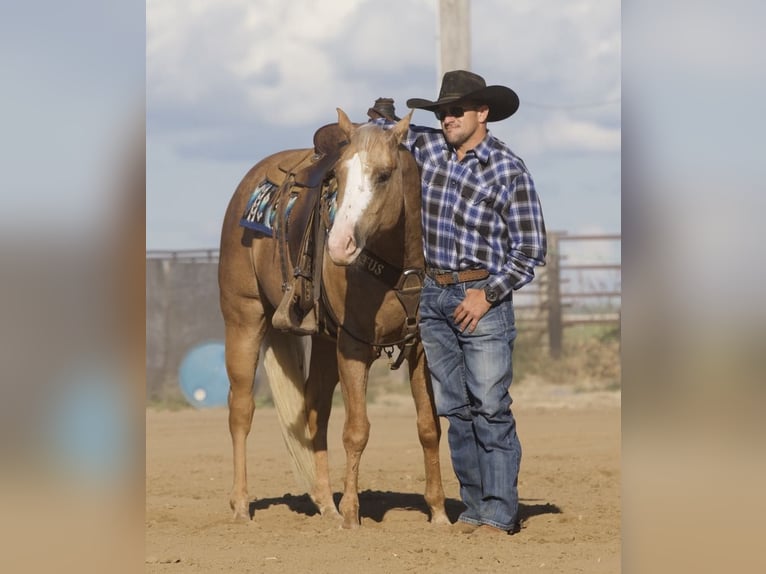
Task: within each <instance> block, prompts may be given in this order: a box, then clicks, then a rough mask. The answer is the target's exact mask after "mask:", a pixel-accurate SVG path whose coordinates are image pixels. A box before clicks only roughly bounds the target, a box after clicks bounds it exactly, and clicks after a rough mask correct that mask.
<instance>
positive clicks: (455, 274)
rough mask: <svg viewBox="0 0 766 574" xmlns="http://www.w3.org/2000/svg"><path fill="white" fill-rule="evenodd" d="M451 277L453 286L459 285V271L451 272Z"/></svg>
mask: <svg viewBox="0 0 766 574" xmlns="http://www.w3.org/2000/svg"><path fill="white" fill-rule="evenodd" d="M451 276H452V283H453V284H456V283H460V271H453V272H452V273H451Z"/></svg>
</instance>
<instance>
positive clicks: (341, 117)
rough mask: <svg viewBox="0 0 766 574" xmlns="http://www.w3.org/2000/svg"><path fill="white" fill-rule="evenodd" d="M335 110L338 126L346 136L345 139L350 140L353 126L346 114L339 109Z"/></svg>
mask: <svg viewBox="0 0 766 574" xmlns="http://www.w3.org/2000/svg"><path fill="white" fill-rule="evenodd" d="M335 109H336V110H338V126H339V127H340V129H341V130H342V131H343V133H344V134H346V137H347V138H349V139H351V134H352V133H354V124H352V123H351V120H350V119H348V116H347V115H346V112H344V111H343V110H341V109H340V108H335Z"/></svg>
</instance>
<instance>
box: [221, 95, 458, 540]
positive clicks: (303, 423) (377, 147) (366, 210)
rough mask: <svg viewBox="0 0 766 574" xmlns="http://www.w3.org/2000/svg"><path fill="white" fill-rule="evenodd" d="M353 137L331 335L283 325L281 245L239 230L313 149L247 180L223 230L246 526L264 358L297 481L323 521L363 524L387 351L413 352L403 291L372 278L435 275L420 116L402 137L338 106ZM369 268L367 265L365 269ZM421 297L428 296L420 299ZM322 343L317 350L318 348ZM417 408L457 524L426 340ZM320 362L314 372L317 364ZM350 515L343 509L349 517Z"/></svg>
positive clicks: (338, 164) (329, 293)
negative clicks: (336, 470) (416, 137)
mask: <svg viewBox="0 0 766 574" xmlns="http://www.w3.org/2000/svg"><path fill="white" fill-rule="evenodd" d="M337 113H338V122H337V124H331V125H336V126H337V128H338V129H339V130H340V133H341V134H342V135H343V136H345V142H344V144H343V146H342V147H341V148H340V151H339V152H338V155H337V160H336V161H335V163H334V164H333V165H332V170H331V173H333V174H334V177H335V182H336V183H337V196H336V199H335V203H334V205H335V208H336V212H335V216H334V222H333V223H332V224H331V225H329V224H328V226H327V227H328V228H329V232H328V231H325V235H324V237H325V238H326V241H325V242H324V246H323V249H322V254H323V255H326V256H322V257H317V261H318V262H320V261H321V264H320V265H321V266H320V269H321V305H322V307H323V309H324V310H325V315H326V316H327V317H328V323H329V324H330V325H329V327H325V328H322V329H318V330H317V332H316V333H313V334H310V335H300V334H296V333H295V332H291V331H289V330H285V329H277V328H275V327H274V326H273V325H272V319H273V317H274V313H275V310H276V309H277V308H278V306H279V304H280V301H281V300H282V298H283V292H284V288H285V285H284V277H283V275H282V274H280V272H279V269H280V266H281V265H283V260H281V259H280V257H281V256H280V252H279V248H280V246H279V242H278V240H277V239H275V237H274V236H271V237H269V236H267V235H266V234H261V233H258V232H256V231H252V230H249V229H245V228H243V227H242V226H241V225H239V222H240V217H241V215H242V213H243V211H244V210H245V209H246V206H247V202H248V199H249V198H250V197H251V196H252V195H253V190H254V189H255V188H256V186H257V185H258V184H259V182H262V181H264V179H265V178H266V175H267V174H268V173H269V172H270V170H273V169H274V167H275V166H276V165H286V164H296V163H298V162H299V158H302V157H304V158H305V157H306V154H307V152H310V151H311V150H305V149H300V150H285V151H281V152H277V153H275V154H273V155H270V156H268V157H266V158H265V159H263V160H261V161H260V162H258V163H257V164H256V165H255V166H253V167H252V168H251V169H250V171H249V172H248V173H247V174H246V175H245V176H244V178H243V179H242V180H241V182H240V184H239V185H238V187H237V189H236V190H235V192H234V195H233V196H232V198H231V200H230V202H229V205H228V208H227V210H226V214H225V217H224V221H223V226H222V232H221V245H220V257H219V277H218V280H219V290H220V305H221V311H222V314H223V319H224V324H225V362H226V370H227V374H228V378H229V383H230V386H229V396H228V407H229V430H230V434H231V441H232V448H233V462H234V480H233V486H232V490H231V494H230V498H229V503H230V506H231V509H232V511H233V513H234V518H235V519H244V520H250V519H251V516H250V513H249V497H248V490H247V464H246V441H247V436H248V434H249V432H250V427H251V423H252V419H253V414H254V409H255V405H254V400H253V389H254V375H255V370H256V367H257V364H258V361H259V358H260V357H259V356H260V354H261V352H262V354H263V357H262V361H263V367H264V370H265V371H266V374H267V376H268V380H269V384H270V387H271V392H272V396H273V399H274V404H275V408H276V410H277V414H278V419H279V421H280V427H281V430H282V436H283V438H284V440H285V443H286V445H287V448H288V452H289V454H290V457H291V460H292V462H293V466H294V469H296V470H297V472H296V475H297V476H298V477H299V478H300V479H301V481H302V483H303V485H305V486H306V488H307V490H308V493H309V497H310V499H311V501H312V502H313V504H314V505H315V506H316V508H317V510H318V511H319V513H320V515H322V516H330V517H334V518H335V519H336V520H338V521H339V522H341V521H342V523H341V526H342V528H348V529H354V528H357V527H359V526H360V524H361V523H360V517H359V493H358V478H359V465H360V459H361V456H362V453H363V451H364V449H365V446H366V445H367V441H368V438H369V433H370V422H369V419H368V416H367V406H366V392H367V383H368V374H369V370H370V366H371V365H372V363H373V362H374V361H375V360H376V359H377V358H378V357H379V356H380V349H381V348H387V347H394V346H397V345H400V344H401V336H402V333H403V330H404V328H405V327H406V326H407V324H408V323H409V324H410V326H411V323H412V317H411V316H408V315H410V314H408V313H407V312H406V309H405V308H404V306H403V303H402V302H401V300H400V299H399V298H398V297H397V292H396V289H395V288H394V287H393V286H392V285H391V284H390V283H386V282H384V281H381V279H380V277H378V276H376V275H375V274H374V273H370V272H369V268H370V267H372V268H376V267H377V266H378V265H382V263H380V262H387V263H388V264H390V265H391V266H393V267H394V268H397V269H405V267H407V266H411V267H412V266H414V267H413V268H421V269H422V268H423V266H424V262H423V253H422V229H421V222H420V202H421V199H420V176H419V171H418V168H417V165H416V164H415V161H414V158H413V157H412V155H411V154H410V153H409V152H408V151H407V150H406V149H404V148H403V147H402V146H401V145H400V143H401V141H402V138H403V137H404V135H405V134H406V131H407V129H408V126H409V120H410V117H411V115H412V112H410V114H409V115H407V116H406V117H405V118H403V119H402V120H400V121H399V122H397V123H396V124H395V125H394V126H393V127H392V128H391V129H384V128H382V127H381V126H379V125H375V124H373V123H366V124H354V123H352V122H351V121H350V120H349V118H348V116H347V115H346V113H345V112H344V111H343V110H342V109H340V108H338V109H337ZM362 260H364V263H362ZM418 292H419V291H418ZM307 340H310V351H308V350H307V347H308V346H309V345H306V341H307ZM400 349H401V351H402V353H403V354H404V357H405V358H406V359H407V366H408V371H409V378H410V387H411V392H412V396H413V398H414V401H415V407H416V419H417V420H416V426H417V432H418V437H419V441H420V444H421V446H422V450H423V459H424V463H425V477H426V485H425V493H424V498H425V502H426V505H427V507H428V510H429V513H430V522H431V523H432V524H449V519H448V517H447V514H446V511H445V495H444V489H443V485H442V477H441V467H440V461H439V441H440V437H441V429H440V424H439V419H438V416H437V415H436V411H435V407H434V403H433V391H432V389H431V381H430V378H429V374H428V369H427V366H426V362H425V354H424V351H423V347H422V345H421V344H420V341H419V338H417V337H415V342H414V343H412V342H411V344H409V345H404V346H400ZM306 355H308V356H309V358H308V373H307V374H306V364H305V356H306ZM338 382H340V386H341V391H342V396H343V402H344V406H345V414H346V418H345V422H344V425H343V432H342V441H343V446H344V449H345V454H346V461H345V462H346V467H345V480H344V490H343V493H342V497H341V499H340V502H339V504H338V508H336V506H335V502H334V499H333V492H332V489H331V485H330V476H329V461H328V455H327V428H328V421H329V417H330V410H331V406H332V395H333V392H334V390H335V387H336V386H337V384H338ZM339 511H340V512H339Z"/></svg>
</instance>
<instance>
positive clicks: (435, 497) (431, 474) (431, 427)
mask: <svg viewBox="0 0 766 574" xmlns="http://www.w3.org/2000/svg"><path fill="white" fill-rule="evenodd" d="M407 364H408V366H409V371H410V387H411V389H412V398H413V399H415V410H416V412H417V426H418V438H419V439H420V445H421V446H422V447H423V460H424V462H425V471H426V492H425V500H426V504H427V505H428V508H429V510H430V511H431V524H450V521H449V518H448V517H447V512H446V510H445V509H444V499H445V497H444V487H443V485H442V475H441V464H440V462H439V440H440V438H441V425H440V423H439V417H438V416H437V414H436V407H435V406H434V401H433V391H432V389H431V379H430V376H429V374H428V369H427V366H426V360H425V353H424V352H423V347H422V345H417V346H416V347H414V348H413V349H412V351H411V352H410V354H409V356H408V358H407Z"/></svg>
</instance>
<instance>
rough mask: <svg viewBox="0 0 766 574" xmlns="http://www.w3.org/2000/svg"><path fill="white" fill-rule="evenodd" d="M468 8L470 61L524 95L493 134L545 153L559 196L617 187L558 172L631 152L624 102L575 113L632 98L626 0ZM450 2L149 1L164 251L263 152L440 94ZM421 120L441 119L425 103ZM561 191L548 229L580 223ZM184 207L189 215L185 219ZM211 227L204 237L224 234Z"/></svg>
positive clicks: (154, 179) (522, 1)
mask: <svg viewBox="0 0 766 574" xmlns="http://www.w3.org/2000/svg"><path fill="white" fill-rule="evenodd" d="M470 6H471V49H472V57H471V68H472V69H473V70H474V71H476V72H477V73H479V74H481V75H483V76H484V77H485V78H486V80H487V82H488V83H490V84H505V85H509V86H510V87H512V88H513V89H515V90H516V91H517V92H518V93H519V96H520V98H521V100H522V108H521V109H520V111H519V113H518V114H517V115H516V116H515V117H514V118H512V120H510V121H508V122H500V123H499V124H497V125H495V126H493V127H492V131H493V133H494V134H495V135H497V136H498V137H500V139H503V140H504V141H507V142H508V143H509V144H510V145H511V147H512V148H513V149H514V150H515V151H518V153H519V154H520V155H521V156H522V157H525V158H527V159H529V158H530V156H535V157H534V162H535V164H536V166H540V167H541V170H540V171H539V172H537V171H536V172H535V173H536V174H537V173H539V174H540V175H539V179H541V180H543V181H545V182H546V183H547V186H546V187H547V189H549V190H552V189H561V190H564V189H568V190H571V189H573V188H574V189H578V190H582V192H583V193H586V192H587V193H588V194H591V195H590V197H594V198H595V197H600V195H599V194H602V195H603V194H607V193H613V191H614V189H619V170H618V169H617V170H614V172H615V173H614V174H613V173H612V171H613V170H608V169H607V170H602V172H603V173H604V174H605V175H604V176H603V177H602V178H601V179H600V180H599V181H597V182H596V181H594V180H593V179H592V178H589V177H588V174H586V173H584V172H583V171H582V170H581V172H578V176H577V177H575V178H573V175H572V171H571V169H566V168H562V167H560V166H564V165H567V162H566V161H562V160H561V156H562V155H568V154H571V156H572V157H575V158H584V157H585V155H587V154H594V153H595V154H596V155H599V156H603V157H601V158H600V160H599V161H603V162H609V161H612V160H611V159H610V157H609V155H608V154H610V153H614V152H615V151H619V149H620V129H619V125H620V117H619V114H620V107H619V105H612V106H605V107H601V108H593V109H591V108H588V109H577V108H571V106H572V105H577V104H591V103H595V102H599V101H614V100H617V99H619V97H620V93H621V86H620V3H619V2H617V0H605V1H599V0H546V1H545V2H539V1H536V0H514V2H508V1H507V0H482V1H480V2H478V1H477V2H471V3H470ZM437 7H438V0H388V1H387V2H380V1H379V0H336V1H333V2H317V1H314V0H227V1H226V2H221V1H218V0H192V1H190V0H147V5H146V10H147V82H148V85H147V117H148V124H147V135H148V140H147V141H148V144H149V149H150V150H151V149H163V150H165V153H164V154H163V155H162V158H161V161H160V158H152V157H150V158H149V163H148V170H149V171H148V175H147V178H148V179H147V185H148V189H149V190H150V196H149V206H150V207H151V209H152V210H157V212H158V217H157V219H156V221H158V222H159V221H164V222H166V223H164V224H162V225H161V229H162V231H161V233H162V236H160V235H159V233H160V232H159V231H158V232H157V233H158V234H157V235H155V236H154V237H156V238H157V241H156V242H153V245H154V246H155V247H158V248H161V247H162V245H159V244H160V243H167V242H169V240H168V239H167V238H168V237H172V236H173V234H174V233H175V236H176V237H181V236H182V235H184V234H188V229H189V227H190V226H194V225H196V227H197V229H202V228H204V227H205V226H204V224H202V222H204V221H208V220H209V219H210V217H209V213H210V212H216V211H215V210H216V208H217V207H216V206H218V205H219V204H220V203H221V201H222V200H221V198H220V197H216V196H213V195H211V194H212V193H213V191H212V190H215V192H214V193H215V194H216V195H218V194H224V195H225V194H228V193H229V191H230V188H231V189H233V187H234V186H235V185H236V183H231V180H237V179H238V178H239V177H241V175H242V173H239V172H237V171H236V170H238V169H241V168H242V166H243V165H244V163H243V162H247V161H248V160H249V158H250V156H251V155H252V161H253V163H254V162H255V161H257V160H258V159H259V157H262V155H265V154H266V153H271V152H273V151H277V150H278V149H282V148H283V147H302V146H308V145H310V141H311V139H310V138H311V134H312V133H313V130H314V129H316V128H317V127H319V126H320V125H322V124H324V123H326V122H329V121H334V119H335V108H336V107H341V108H343V109H344V110H345V111H346V112H348V113H349V115H350V116H351V117H352V118H353V119H355V120H356V121H363V119H364V113H365V112H366V110H367V108H368V107H369V106H370V105H371V104H372V103H373V101H374V99H375V98H376V97H381V96H386V97H393V98H395V100H396V109H397V112H398V113H399V115H403V114H404V113H406V105H405V101H406V99H408V98H411V97H427V98H433V97H436V95H437V92H438V83H439V80H440V78H438V77H437V70H438V67H439V66H438V61H437V58H438V53H439V50H438V35H439V30H438V18H437ZM535 103H536V104H544V105H548V106H552V107H551V108H546V107H539V106H538V107H537V108H535V107H534V106H533V105H532V104H535ZM525 104H530V105H525ZM414 120H415V122H417V123H424V124H427V125H434V121H433V117H432V116H430V115H428V114H426V113H425V112H419V113H418V114H416V115H415V118H414ZM509 136H510V137H509ZM546 154H557V156H558V157H557V159H550V155H548V156H547V157H546ZM615 161H619V159H616V160H615ZM557 170H558V171H557ZM559 171H560V172H561V173H559ZM578 178H579V179H578ZM601 180H604V181H601ZM602 188H603V189H606V190H607V191H604V192H602V191H601V189H602ZM224 190H226V191H225V193H224ZM153 194H154V196H153V197H152V195H153ZM560 197H561V198H562V199H559V200H558V201H557V202H555V203H554V202H549V203H548V204H547V205H549V207H548V208H547V213H550V214H551V226H552V228H553V227H558V228H562V226H566V228H568V229H574V228H575V225H574V224H573V222H574V221H575V219H576V218H575V216H574V214H573V213H571V212H572V209H569V207H570V205H569V204H568V203H566V200H565V199H563V197H564V195H563V192H562V194H561V195H560ZM593 201H596V200H595V199H594V200H593ZM181 202H183V203H184V205H186V206H187V209H188V210H189V211H188V218H187V220H186V221H185V222H182V221H180V220H179V221H178V223H177V224H175V227H176V229H173V228H172V227H170V226H171V225H174V224H173V222H174V221H177V219H176V216H175V215H174V212H175V211H176V210H177V205H178V204H179V203H181ZM602 204H603V202H602V203H599V205H602ZM609 205H612V204H611V203H610V204H609ZM575 209H579V210H580V211H583V213H584V212H585V211H586V209H587V210H590V211H589V213H588V214H587V215H585V214H584V215H583V216H582V218H581V219H583V220H585V221H588V220H594V219H596V220H598V221H599V222H601V221H602V220H604V221H603V222H602V223H601V225H602V226H603V227H604V228H606V229H615V228H619V213H618V212H616V213H611V214H608V213H606V212H607V211H608V210H607V209H606V208H603V209H601V211H600V212H598V215H594V213H596V211H594V208H593V205H590V204H588V203H587V201H579V202H578V203H577V206H575ZM195 210H196V211H195ZM557 210H559V211H560V212H561V213H560V214H558V213H557ZM216 213H217V212H216ZM546 217H547V215H546ZM557 219H558V220H559V221H557ZM607 219H608V220H607ZM192 221H197V223H196V224H193V223H192ZM562 221H563V222H562ZM158 225H159V224H158ZM214 227H215V226H212V227H211V228H210V229H205V230H204V231H201V233H203V234H211V235H212V236H211V238H210V241H211V242H212V241H214V239H215V235H216V233H214V232H211V229H213V228H214ZM152 233H153V231H152V229H148V234H149V235H148V238H152V237H153V236H152ZM197 242H199V238H198V239H197V240H196V241H195V243H197ZM196 246H198V245H195V247H196Z"/></svg>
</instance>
